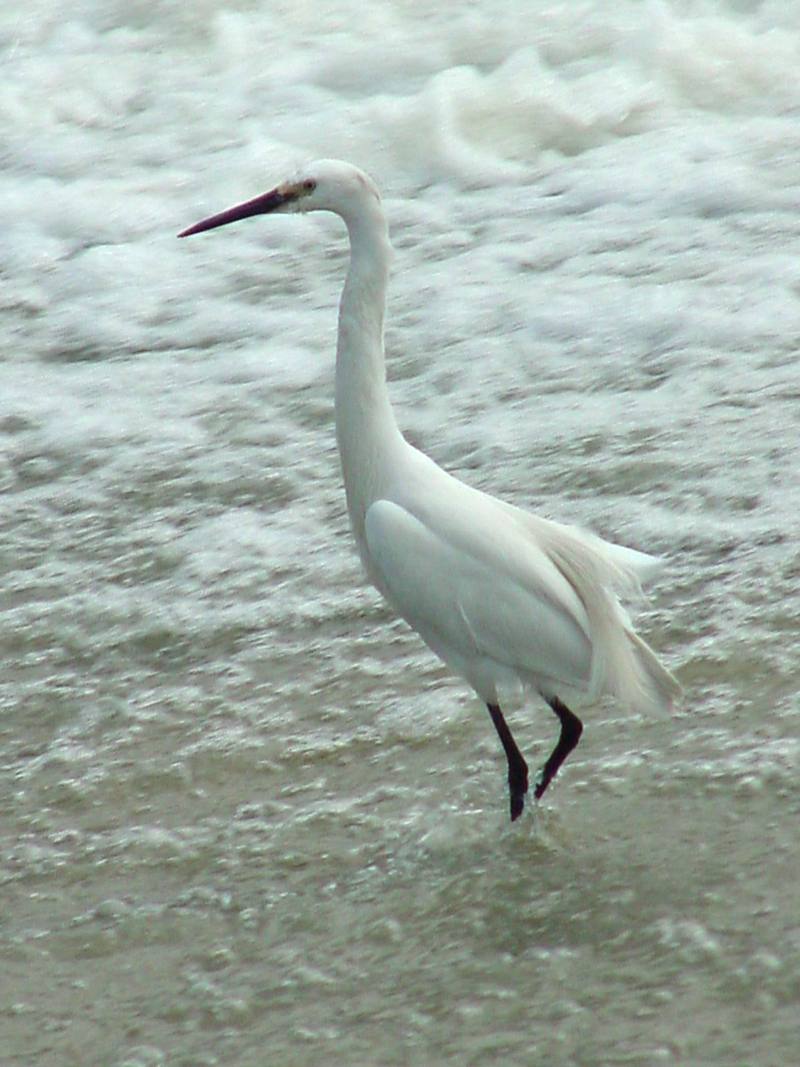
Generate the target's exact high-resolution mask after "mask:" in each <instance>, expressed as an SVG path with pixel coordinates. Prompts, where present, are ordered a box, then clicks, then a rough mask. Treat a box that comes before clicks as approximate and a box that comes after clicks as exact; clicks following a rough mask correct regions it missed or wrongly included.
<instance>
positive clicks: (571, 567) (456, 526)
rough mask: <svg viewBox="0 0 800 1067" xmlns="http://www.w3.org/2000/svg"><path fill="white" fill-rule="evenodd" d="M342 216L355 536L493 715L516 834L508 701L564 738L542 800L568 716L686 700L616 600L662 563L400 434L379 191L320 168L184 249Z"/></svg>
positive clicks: (345, 404) (518, 771)
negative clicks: (449, 465) (242, 226)
mask: <svg viewBox="0 0 800 1067" xmlns="http://www.w3.org/2000/svg"><path fill="white" fill-rule="evenodd" d="M305 211H332V212H333V213H334V214H336V215H339V216H340V217H341V218H342V219H343V220H344V222H345V225H346V226H347V230H348V233H349V237H350V264H349V269H348V272H347V279H346V281H345V284H344V290H343V292H342V297H341V302H340V305H339V331H338V342H337V349H336V437H337V441H338V445H339V453H340V457H341V463H342V472H343V476H344V485H345V492H346V494H347V506H348V511H349V514H350V522H351V524H352V528H353V533H354V535H355V539H356V542H357V544H358V549H359V552H360V555H361V559H362V561H363V564H364V567H365V569H366V572H367V575H368V576H369V578H370V579H371V581H372V582H373V583H374V584H375V585H376V586H377V588H378V589H379V590H380V592H381V593H382V594H383V596H384V597H385V598H386V599H387V600H388V601H389V603H390V604H391V605H392V606H393V607H394V609H395V610H396V611H397V612H398V613H399V614H400V615H401V616H402V617H403V618H404V619H405V620H406V621H407V622H408V623H409V624H410V625H411V626H412V627H413V628H414V629H415V630H416V631H417V633H418V634H419V635H420V636H421V637H422V639H423V640H424V641H425V642H426V643H427V644H428V645H429V646H430V648H431V649H433V651H434V652H435V653H436V654H437V655H438V656H440V657H441V659H442V660H444V662H445V663H446V664H447V665H448V666H449V667H450V668H451V669H452V670H453V671H455V672H456V674H459V675H461V676H462V677H463V678H465V679H466V681H467V682H468V683H469V684H470V685H471V686H472V688H473V689H474V690H475V691H476V693H477V694H478V696H479V697H480V698H481V700H483V701H484V702H485V704H486V705H487V707H488V709H489V713H490V715H491V718H492V722H493V723H494V726H495V729H496V730H497V733H498V735H499V737H500V741H501V742H502V745H503V748H504V750H505V754H506V758H507V761H508V785H509V794H510V805H511V819H512V820H514V819H516V818H517V817H518V816H519V815H520V813H521V812H522V809H523V806H524V802H525V794H526V793H527V791H528V767H527V764H526V762H525V759H524V758H523V756H522V754H521V753H520V751H519V749H518V747H517V745H516V742H515V741H514V738H513V736H512V734H511V730H510V729H509V727H508V724H507V723H506V720H505V717H504V715H503V712H502V710H501V707H500V698H501V694H504V693H505V692H508V691H509V690H510V689H517V690H519V688H520V687H523V688H524V689H525V690H528V691H531V690H532V691H534V692H535V693H538V694H539V695H540V696H541V697H542V698H543V699H544V700H545V701H546V702H547V703H548V704H549V705H550V707H551V708H552V710H553V711H554V712H555V714H556V715H557V716H558V718H559V720H560V723H561V730H560V735H559V738H558V743H557V744H556V746H555V748H554V749H553V751H552V753H551V755H550V756H549V758H548V759H547V761H546V762H545V764H544V766H543V768H542V770H541V773H540V775H539V777H538V779H537V781H536V784H535V788H534V795H535V796H536V798H537V799H538V798H539V797H541V796H542V795H543V793H544V792H545V790H546V789H547V787H548V785H549V784H550V782H551V781H552V779H553V777H554V775H555V774H556V772H557V771H558V769H559V767H560V766H561V764H562V763H563V762H564V760H565V758H566V757H567V756H568V755H569V753H570V752H571V751H572V750H573V749H574V748H575V746H576V745H577V743H578V740H579V738H580V735H581V731H582V729H583V724H582V723H581V721H580V719H579V718H578V717H577V715H575V714H574V712H573V711H571V710H570V708H569V707H568V706H567V701H570V702H573V700H581V701H586V702H593V701H595V700H597V699H598V698H599V697H601V696H604V695H611V696H613V697H615V698H617V700H618V701H619V702H620V703H622V704H623V705H625V706H627V707H629V708H636V709H639V710H642V711H650V710H655V709H668V708H670V707H671V706H672V705H673V703H674V701H675V700H676V698H677V696H678V694H679V692H680V686H679V685H678V683H677V681H676V680H675V679H674V678H673V676H672V675H671V674H670V673H669V671H667V670H666V669H665V668H664V667H663V666H662V665H661V663H659V661H658V659H657V658H656V656H655V654H654V653H653V652H652V651H651V649H650V648H649V647H648V646H647V645H646V644H645V643H644V641H643V640H642V639H641V638H640V637H639V636H638V635H637V634H636V633H635V632H634V630H633V628H632V625H631V622H630V620H629V618H628V615H627V614H626V612H625V610H624V609H623V607H622V606H621V604H620V600H619V597H620V595H625V594H631V593H636V592H638V591H639V581H640V579H641V578H645V577H648V576H649V575H651V574H652V573H654V572H655V571H656V570H658V568H659V566H660V561H659V560H657V559H656V558H654V557H652V556H649V555H645V554H644V553H642V552H637V551H634V550H633V549H629V548H623V547H622V546H620V545H615V544H611V543H609V542H607V541H603V540H601V539H600V538H598V537H596V536H594V535H592V534H589V533H586V532H584V531H582V530H579V529H577V528H575V527H572V526H564V525H561V524H559V523H555V522H551V521H549V520H547V519H542V518H538V517H537V516H534V515H532V514H530V513H528V512H525V511H522V510H520V509H519V508H517V507H514V506H512V505H510V504H506V503H504V502H502V501H500V500H497V499H495V498H494V497H491V496H488V495H487V494H485V493H482V492H479V491H477V490H475V489H471V488H469V487H468V486H466V485H464V484H463V483H462V482H460V481H458V480H457V479H456V478H453V477H452V476H451V475H449V474H447V473H445V472H444V471H443V470H442V469H441V468H440V467H438V466H437V465H436V464H435V463H434V462H433V461H432V460H431V459H429V458H428V457H427V456H426V455H424V454H423V453H422V452H420V451H418V450H417V449H416V448H413V447H412V446H411V445H410V444H409V443H408V442H407V441H406V440H405V439H404V437H403V436H402V434H401V433H400V430H399V429H398V427H397V423H396V422H395V418H394V414H393V412H392V408H391V405H390V402H389V395H388V391H387V387H386V373H385V367H384V348H383V323H384V310H385V301H386V287H387V281H388V276H389V262H390V256H391V248H390V244H389V237H388V232H387V225H386V218H385V215H384V212H383V208H382V206H381V199H380V194H379V193H378V190H377V189H376V187H375V185H374V183H373V182H372V180H371V179H370V178H369V177H368V176H367V175H366V174H364V173H363V172H362V171H360V170H358V169H357V168H356V167H354V166H351V165H350V164H348V163H343V162H340V161H337V160H321V161H319V162H317V163H314V164H312V165H310V166H309V167H308V168H307V169H306V170H305V171H304V172H302V173H300V174H299V175H297V176H296V177H294V178H293V179H291V180H289V181H287V182H284V183H283V184H281V185H278V186H277V187H276V188H274V189H272V190H271V191H269V192H267V193H264V194H263V195H261V196H257V197H255V198H254V199H253V200H248V201H247V202H246V203H243V204H240V205H238V206H237V207H234V208H231V209H230V210H228V211H224V212H222V213H221V214H219V215H214V216H213V217H211V218H207V219H205V220H203V221H202V222H199V223H197V225H195V226H191V227H190V228H189V229H187V230H184V231H183V233H181V234H180V236H181V237H188V236H189V235H190V234H195V233H200V232H201V231H203V230H210V229H213V228H214V227H217V226H224V225H226V224H227V223H229V222H235V221H237V220H239V219H244V218H248V217H250V216H253V215H262V214H269V213H272V212H305Z"/></svg>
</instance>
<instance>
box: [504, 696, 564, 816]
mask: <svg viewBox="0 0 800 1067" xmlns="http://www.w3.org/2000/svg"><path fill="white" fill-rule="evenodd" d="M486 706H487V708H488V709H489V714H490V715H491V716H492V722H493V723H494V728H495V730H497V734H498V737H499V738H500V741H501V742H502V745H503V748H504V749H505V753H506V759H507V760H508V793H509V797H510V799H511V821H512V822H513V821H514V820H515V819H517V818H519V816H520V815H521V814H522V809H523V807H524V806H525V794H526V793H527V792H528V764H527V763H526V762H525V760H524V759H523V756H522V753H521V752H520V750H519V749H518V748H517V742H516V741H515V740H514V738H513V736H512V734H511V731H510V730H509V728H508V723H507V722H506V720H505V717H504V716H503V713H502V711H501V710H500V705H499V704H487V705H486ZM562 758H563V757H562Z"/></svg>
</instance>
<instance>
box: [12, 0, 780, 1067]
mask: <svg viewBox="0 0 800 1067" xmlns="http://www.w3.org/2000/svg"><path fill="white" fill-rule="evenodd" d="M523 7H524V8H525V10H524V12H523V11H522V8H523ZM530 7H531V5H517V4H507V5H502V4H501V5H497V4H492V5H488V4H486V3H483V2H482V0H481V2H478V3H475V4H471V5H469V6H468V8H467V9H465V10H464V11H463V12H456V11H453V12H452V13H451V12H449V11H448V10H447V9H446V8H445V9H441V10H439V11H438V13H437V14H436V15H435V16H431V15H430V13H429V11H428V9H427V8H423V7H422V6H421V5H417V4H414V3H402V4H401V3H389V2H388V0H380V2H377V3H374V4H372V5H370V7H369V10H368V11H367V12H364V11H363V10H362V7H361V6H359V5H353V4H352V0H342V3H340V4H328V5H325V6H324V9H320V7H319V5H303V4H296V3H295V4H286V5H282V4H274V3H273V4H269V5H267V4H260V3H249V4H239V5H233V6H232V5H230V4H218V3H214V2H206V3H204V4H202V5H199V6H198V5H192V7H191V9H190V8H188V7H187V8H182V7H180V6H176V5H173V4H170V3H166V2H163V0H161V2H153V0H151V2H144V0H143V2H140V3H137V4H135V5H131V4H130V3H126V4H124V5H123V4H116V3H101V2H99V0H94V2H89V0H86V2H83V3H80V2H78V3H76V4H73V5H71V15H70V18H69V20H67V21H65V20H64V18H63V15H62V9H61V8H60V7H59V6H58V5H55V4H53V3H52V2H51V0H47V2H45V0H41V2H39V3H33V4H29V5H27V6H26V7H25V11H24V13H23V11H22V8H20V7H17V6H16V5H12V6H9V7H6V8H4V9H3V12H2V13H0V46H2V49H3V52H4V69H5V72H6V76H5V78H4V79H3V86H2V88H0V123H1V124H2V130H3V140H4V145H5V151H4V164H5V165H4V168H3V172H2V175H0V188H2V196H1V197H0V215H1V216H2V218H0V224H1V225H2V233H3V240H2V242H0V257H2V258H1V259H0V273H2V278H3V286H2V290H1V291H0V302H2V308H3V315H2V318H1V319H0V331H2V333H1V334H0V336H2V341H3V345H2V353H3V355H2V362H0V532H1V536H0V602H2V604H3V608H4V611H3V626H2V628H1V629H0V648H1V649H2V659H3V663H4V665H5V669H4V671H3V675H2V678H0V752H1V753H2V760H1V761H0V762H1V763H2V770H1V771H0V774H1V775H2V777H1V778H0V862H1V864H2V866H0V879H2V886H3V899H4V906H3V908H2V923H0V952H1V953H2V957H1V959H2V978H0V989H2V996H1V997H0V1046H2V1049H3V1056H2V1059H3V1063H4V1064H5V1063H8V1064H24V1065H28V1064H30V1063H37V1064H42V1065H50V1064H52V1065H63V1064H70V1063H75V1064H78V1063H80V1064H82V1065H84V1064H98V1065H100V1064H102V1065H114V1067H122V1065H125V1067H134V1065H135V1067H151V1065H160V1064H170V1065H173V1064H185V1065H187V1067H188V1065H192V1067H194V1065H213V1064H226V1065H227V1064H236V1065H237V1067H239V1065H243V1067H244V1065H251V1064H252V1065H261V1064H264V1063H288V1064H292V1065H294V1064H298V1065H302V1064H312V1063H318V1062H319V1061H320V1060H321V1059H326V1060H329V1061H331V1062H335V1063H340V1064H353V1065H361V1064H367V1063H370V1064H373V1063H380V1064H385V1065H393V1064H398V1065H400V1064H403V1065H405V1064H420V1065H421V1064H436V1063H458V1064H476V1065H477V1064H485V1063H491V1062H495V1061H496V1062H500V1061H501V1060H502V1061H503V1062H505V1063H511V1064H519V1065H523V1064H529V1063H531V1062H534V1061H536V1062H538V1061H540V1060H541V1061H543V1062H549V1063H551V1064H554V1065H558V1064H565V1065H566V1064H586V1065H593V1064H599V1063H602V1064H604V1065H606V1064H608V1065H623V1064H624V1065H629V1064H636V1065H642V1067H644V1065H651V1064H660V1063H667V1064H669V1063H686V1064H703V1065H714V1067H716V1065H750V1064H758V1065H768V1067H771V1065H776V1067H777V1065H781V1067H783V1065H786V1064H789V1063H792V1062H795V1061H796V1060H798V1059H799V1058H800V1024H798V1020H797V1003H798V998H799V997H800V982H799V981H798V974H800V922H799V921H798V914H800V907H799V906H800V893H799V892H798V889H797V884H798V878H797V874H798V870H797V851H796V839H797V832H796V825H797V815H798V808H799V807H800V805H799V804H798V790H797V776H798V754H799V752H798V750H799V749H800V744H799V743H798V711H799V710H800V705H799V704H798V697H797V677H798V672H797V667H796V656H797V643H798V642H797V630H798V620H799V619H800V595H799V594H798V577H800V552H799V551H798V547H797V533H796V531H797V515H798V512H799V511H800V479H798V473H797V471H798V458H799V457H798V445H797V441H798V431H799V430H800V417H799V416H798V412H799V411H800V406H798V402H799V401H800V388H799V387H798V382H800V376H799V375H798V369H797V354H796V350H797V344H798V338H800V303H799V302H798V291H799V289H800V266H798V264H800V221H798V220H800V213H799V212H798V207H800V192H798V190H799V189H800V136H798V133H797V122H796V118H797V113H798V106H800V95H799V94H798V89H797V79H796V70H797V62H798V58H800V57H799V56H798V52H799V51H800V36H798V32H797V29H796V27H797V26H798V25H800V10H798V5H796V4H794V3H786V2H783V3H781V4H770V3H763V4H756V3H749V4H743V3H738V4H735V5H729V6H724V5H713V4H703V5H700V4H693V3H677V2H675V3H672V4H670V3H662V4H651V5H639V4H619V5H615V6H614V10H613V13H609V12H608V11H607V10H606V8H607V5H603V4H600V3H591V2H590V3H586V4H582V5H570V4H551V5H543V6H542V7H541V9H540V10H538V11H537V13H536V17H535V18H532V17H531V10H530ZM357 20H358V23H357ZM321 155H338V156H343V157H346V158H349V159H352V160H353V161H354V162H356V163H358V164H360V165H362V166H365V167H366V168H367V169H368V170H370V171H371V172H372V173H373V174H374V175H375V177H376V178H377V179H378V181H379V182H380V184H381V186H382V188H383V190H384V193H385V203H386V209H387V212H388V214H389V216H390V221H391V229H392V238H393V242H394V245H395V248H396V261H395V277H394V281H393V285H392V291H391V295H390V306H389V319H388V331H387V347H388V352H389V377H390V379H391V390H392V396H393V399H394V401H395V403H396V406H397V409H398V418H399V421H400V423H401V425H402V426H403V427H404V428H405V429H406V430H407V432H408V436H409V437H410V439H411V440H413V441H414V442H415V443H416V444H418V445H420V446H421V447H423V448H424V449H425V450H426V451H428V452H429V453H430V454H432V455H433V456H434V457H435V458H436V459H437V461H439V462H440V463H442V464H443V465H445V466H446V467H447V468H448V469H449V470H451V471H453V472H454V473H457V474H458V475H459V476H461V477H463V478H465V479H466V480H468V481H470V482H471V483H472V484H474V485H476V486H478V487H480V488H484V489H487V490H491V491H493V492H496V493H498V494H499V495H502V496H504V497H506V498H507V499H509V500H512V501H513V502H515V503H517V504H520V505H522V506H526V507H530V508H533V509H535V510H537V511H540V512H541V513H543V514H546V515H549V516H552V517H556V518H559V519H563V520H566V521H574V522H578V523H580V524H581V525H585V526H588V527H591V528H593V529H595V530H597V531H598V532H599V533H601V534H603V535H605V536H607V537H610V538H613V539H615V540H619V541H622V542H624V543H627V544H631V545H634V546H636V547H640V548H643V549H647V550H649V551H653V552H656V553H660V554H663V555H665V556H667V557H668V559H669V565H668V567H667V568H666V570H665V572H664V575H663V577H662V578H661V579H660V580H659V582H658V583H657V585H656V586H654V587H653V589H652V596H651V599H650V600H649V601H648V603H647V604H646V605H644V606H643V607H642V609H641V611H640V613H639V616H638V617H639V620H640V623H641V627H642V630H643V632H644V633H645V634H646V635H647V636H648V638H649V640H651V641H652V643H653V644H654V646H655V647H656V648H657V649H658V650H659V651H660V653H661V654H663V656H664V659H665V661H666V662H668V663H669V665H670V666H671V667H672V668H673V669H675V670H676V672H677V673H678V675H679V677H680V679H681V681H682V683H683V685H684V688H685V690H686V698H685V702H684V706H683V709H682V710H681V711H680V712H679V713H678V714H677V715H676V716H674V717H673V718H669V719H667V718H664V719H659V720H651V719H645V718H643V717H641V716H628V715H622V714H621V713H620V712H619V711H617V710H616V709H615V708H614V707H611V706H606V707H601V708H598V709H595V710H594V711H592V712H587V714H586V716H585V720H586V724H587V729H586V732H585V734H584V738H583V740H582V742H581V746H580V748H579V749H578V750H577V752H576V753H575V754H574V756H573V758H571V759H570V761H569V763H568V764H567V765H566V766H565V768H564V770H563V772H562V774H561V775H560V776H559V779H558V780H557V782H556V783H555V784H554V785H553V786H552V788H551V791H550V792H548V795H547V798H546V803H544V804H542V805H540V806H539V808H538V810H537V811H536V812H529V813H527V814H526V816H525V817H524V818H523V819H521V820H520V821H519V822H518V823H516V824H515V825H514V826H513V827H512V826H510V825H509V824H508V823H507V798H506V795H505V783H504V765H503V759H502V753H501V751H500V749H499V746H498V744H497V739H496V737H495V735H494V732H493V730H492V728H491V724H490V722H489V719H488V716H487V715H486V713H485V710H483V709H482V708H481V707H480V705H479V704H478V703H477V701H476V700H475V698H474V697H472V696H471V695H470V694H469V693H468V692H467V691H466V690H465V687H464V686H463V685H462V684H461V683H460V682H459V681H458V680H457V679H453V678H451V677H449V676H448V675H447V673H446V672H445V670H444V669H443V668H442V667H441V666H440V665H439V664H438V662H437V661H436V660H435V659H434V658H433V657H432V656H431V655H430V654H429V653H428V652H427V651H426V649H425V648H424V647H423V646H422V645H421V643H420V641H419V640H418V638H416V636H415V635H414V634H412V633H411V632H410V631H409V630H408V629H407V628H406V627H405V626H404V624H402V623H400V622H397V621H395V620H394V619H393V617H392V615H391V613H390V611H389V610H388V609H387V608H385V607H384V606H383V605H382V603H381V602H380V601H379V599H378V597H377V595H376V594H374V593H373V592H372V591H371V590H369V589H368V588H367V587H366V586H365V585H364V582H363V579H362V577H361V574H360V571H359V566H358V561H357V559H356V556H355V552H354V550H353V548H352V544H351V540H350V535H349V531H348V529H347V520H346V514H345V508H344V497H343V493H342V490H341V485H340V476H339V471H338V459H337V456H336V450H335V443H334V436H333V427H332V414H333V411H332V403H333V401H332V358H333V357H332V350H333V345H334V332H335V307H336V300H337V297H338V292H339V287H340V285H341V281H342V276H343V270H344V265H345V262H346V248H345V240H344V235H343V233H342V228H341V226H340V224H338V222H337V220H334V219H329V218H320V217H313V218H303V219H283V218H280V219H279V218H276V219H270V220H261V221H253V222H251V223H250V224H242V225H241V226H240V227H231V229H230V230H228V231H220V232H219V234H214V235H207V236H205V237H203V238H202V239H201V238H197V239H195V241H194V242H178V241H176V240H175V236H174V235H175V233H176V232H177V231H178V230H180V229H182V228H183V227H184V226H186V225H188V224H190V223H191V222H193V221H195V220H196V219H198V218H200V217H202V216H203V215H204V214H207V213H209V212H211V211H216V210H219V209H221V208H223V207H225V206H227V205H229V204H230V203H234V202H236V201H237V200H241V199H245V198H247V197H249V196H252V195H254V194H255V193H257V192H260V191H262V190H263V189H266V188H267V187H268V186H270V185H271V184H274V183H275V182H276V181H279V180H281V179H283V178H284V177H286V176H287V174H289V173H290V172H291V170H292V168H293V167H294V165H296V164H297V163H298V162H301V161H303V160H304V159H306V158H308V157H312V156H321ZM512 721H513V726H514V730H515V734H516V735H517V738H518V741H519V743H520V747H521V748H522V749H523V750H524V751H525V752H526V753H527V754H528V756H529V759H530V762H531V764H532V766H536V765H537V763H538V762H539V761H540V760H541V759H542V758H543V756H544V755H546V753H547V752H548V751H549V748H550V746H551V745H552V743H553V740H554V734H555V726H556V723H555V720H554V719H553V717H552V715H550V714H549V712H547V710H546V709H544V708H542V707H538V706H534V705H531V706H530V707H529V708H528V709H527V710H526V711H521V710H520V711H517V712H515V713H514V715H513V720H512Z"/></svg>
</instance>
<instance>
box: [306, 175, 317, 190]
mask: <svg viewBox="0 0 800 1067" xmlns="http://www.w3.org/2000/svg"><path fill="white" fill-rule="evenodd" d="M316 187H317V183H316V182H315V181H314V179H313V178H306V180H305V181H304V182H303V192H304V193H313V192H314V190H315V189H316Z"/></svg>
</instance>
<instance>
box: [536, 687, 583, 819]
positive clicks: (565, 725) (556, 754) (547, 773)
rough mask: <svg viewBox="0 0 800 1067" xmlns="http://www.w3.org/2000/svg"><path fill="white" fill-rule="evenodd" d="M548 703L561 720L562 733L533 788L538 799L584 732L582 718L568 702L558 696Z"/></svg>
mask: <svg viewBox="0 0 800 1067" xmlns="http://www.w3.org/2000/svg"><path fill="white" fill-rule="evenodd" d="M548 704H549V705H550V707H551V708H552V709H553V711H554V712H555V713H556V715H557V716H558V717H559V719H560V720H561V734H560V736H559V738H558V744H557V745H556V747H555V748H554V749H553V751H552V752H551V753H550V756H549V758H548V760H547V763H545V765H544V767H542V773H541V774H540V775H539V780H538V781H537V783H536V786H535V788H534V790H533V795H534V796H535V797H536V799H537V800H538V799H539V797H541V796H542V795H543V794H544V791H545V789H547V787H548V786H549V785H550V783H551V782H552V780H553V779H554V778H555V776H556V773H557V772H558V768H559V767H560V766H561V764H562V763H563V762H564V760H565V759H566V758H567V756H568V755H569V754H570V752H572V750H573V748H575V746H576V745H577V743H578V742H579V741H580V739H581V734H582V733H583V723H582V722H581V720H580V719H579V718H578V716H577V715H576V714H575V713H574V712H572V711H570V710H569V708H568V707H567V705H566V704H562V703H561V701H560V700H559V699H558V697H553V699H552V700H548Z"/></svg>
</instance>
